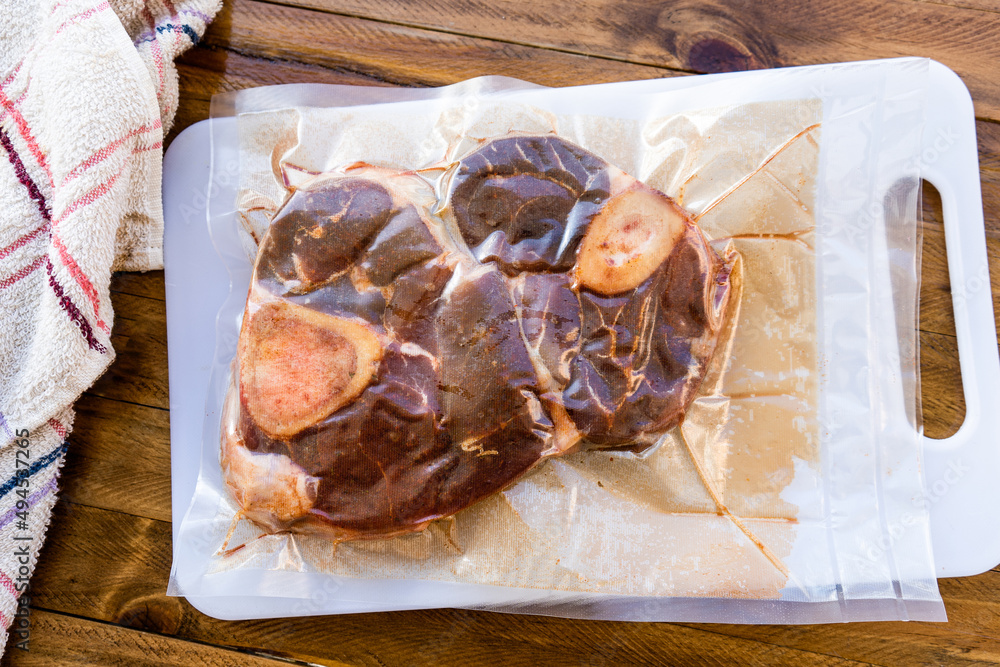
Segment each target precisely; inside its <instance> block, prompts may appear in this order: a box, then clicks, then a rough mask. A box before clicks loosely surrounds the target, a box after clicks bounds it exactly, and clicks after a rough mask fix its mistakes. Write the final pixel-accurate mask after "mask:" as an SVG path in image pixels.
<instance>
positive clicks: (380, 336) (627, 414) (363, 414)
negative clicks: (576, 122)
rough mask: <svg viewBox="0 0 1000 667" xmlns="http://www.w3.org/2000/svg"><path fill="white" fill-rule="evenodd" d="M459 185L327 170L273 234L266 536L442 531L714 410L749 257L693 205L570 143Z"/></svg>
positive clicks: (249, 369)
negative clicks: (554, 467)
mask: <svg viewBox="0 0 1000 667" xmlns="http://www.w3.org/2000/svg"><path fill="white" fill-rule="evenodd" d="M442 182H443V183H444V184H445V185H444V190H445V192H444V194H443V196H442V197H441V198H440V199H439V196H438V195H437V194H436V192H435V190H434V188H433V186H432V185H431V184H430V183H429V182H428V181H426V180H425V179H424V178H423V177H422V176H421V175H419V174H416V173H413V172H402V171H394V170H390V169H384V168H377V167H371V166H367V165H354V166H352V167H349V168H346V169H344V170H341V171H340V172H338V173H335V174H322V175H319V176H316V177H315V178H312V179H311V180H309V181H307V182H306V183H304V184H302V185H301V186H300V187H299V188H297V189H296V190H294V191H293V192H292V193H291V194H290V196H289V197H288V199H287V200H286V202H285V203H284V205H283V206H282V208H281V209H280V210H279V211H278V213H277V214H276V215H275V217H274V219H273V220H272V223H271V225H270V227H269V229H268V231H267V234H266V235H265V236H264V238H263V239H262V240H261V244H260V249H259V252H258V256H257V261H256V266H255V269H254V274H253V279H252V283H251V288H250V293H249V296H248V299H247V307H246V311H245V314H244V318H243V325H242V329H241V332H240V340H239V346H238V359H237V364H236V373H235V378H234V384H233V387H232V388H231V390H230V394H229V398H228V400H227V405H226V410H225V413H226V414H225V415H224V417H223V420H224V429H223V442H222V466H223V474H224V478H225V481H226V484H227V486H228V487H229V489H230V491H231V492H232V494H233V497H234V498H235V500H236V501H237V503H238V504H239V506H240V507H241V510H242V511H243V513H244V514H246V515H247V516H249V517H250V518H251V519H253V520H254V521H256V522H258V523H259V524H261V525H262V526H264V527H265V528H266V529H268V530H271V531H280V530H295V531H304V532H308V531H321V532H324V533H326V534H328V535H331V536H332V537H333V538H334V539H335V540H344V539H359V538H375V537H385V536H391V535H396V534H400V533H406V532H410V531H415V530H420V529H422V528H424V527H426V526H427V525H428V524H429V523H430V522H431V521H433V520H435V519H439V518H442V517H447V516H451V515H453V514H455V513H456V512H458V511H459V510H461V509H463V508H465V507H468V506H469V505H471V504H473V503H475V502H477V501H479V500H481V499H483V498H485V497H487V496H489V495H491V494H493V493H496V492H497V491H500V490H502V489H504V488H505V487H507V486H509V485H510V484H512V483H513V482H514V481H515V480H517V479H518V478H519V477H520V476H522V475H523V474H524V473H526V472H527V471H528V470H530V469H531V468H532V467H533V466H535V465H536V464H538V463H539V462H540V461H542V460H544V459H545V458H546V457H549V456H555V455H559V454H562V453H565V452H567V451H571V450H575V449H579V448H581V447H597V448H629V449H632V450H641V449H644V448H646V447H649V446H650V445H652V444H653V443H655V441H656V440H657V438H658V437H659V436H660V435H662V434H663V433H664V432H665V431H667V430H669V429H671V428H672V427H674V426H675V425H676V424H677V423H678V422H679V421H680V419H681V418H682V417H683V414H684V411H685V409H686V408H687V406H688V405H689V404H690V402H691V401H692V400H693V399H694V396H695V394H696V392H697V390H698V387H699V386H700V384H701V381H702V379H703V377H704V374H705V372H706V368H707V364H708V361H709V359H710V358H711V355H712V353H713V351H714V349H715V346H716V342H717V339H718V335H719V331H720V328H721V325H722V320H723V316H724V312H725V309H726V304H727V301H728V296H729V269H730V267H731V261H728V260H727V261H724V260H723V259H720V258H719V257H718V255H717V254H716V253H715V252H714V251H713V250H712V248H711V247H710V246H709V245H708V243H707V242H706V240H705V238H704V236H703V235H702V234H701V232H700V230H699V229H698V227H697V226H696V225H695V223H694V222H693V221H692V219H691V218H690V216H689V215H688V214H687V213H686V212H685V211H684V210H683V209H682V208H681V207H680V206H678V205H677V204H676V203H675V202H674V201H673V200H672V199H670V198H669V197H667V196H666V195H663V194H662V193H660V192H657V191H656V190H653V189H651V188H649V187H647V186H645V185H643V184H642V183H640V182H639V181H637V180H636V179H634V178H632V177H631V176H629V175H627V174H625V173H624V172H622V171H621V170H619V169H617V168H615V167H613V166H611V165H609V164H607V163H606V162H604V161H603V160H601V159H600V158H598V157H597V156H595V155H593V154H591V153H589V152H587V151H586V150H584V149H582V148H580V147H579V146H575V145H573V144H571V143H570V142H568V141H565V140H563V139H560V138H558V137H556V136H521V135H510V136H507V137H503V138H499V139H495V140H492V141H485V142H483V143H482V144H481V145H480V146H479V147H478V148H477V149H476V150H474V151H472V152H471V153H469V154H468V155H466V156H465V157H464V158H462V159H461V160H459V161H458V162H457V163H455V164H453V165H451V168H450V169H449V170H448V172H447V173H446V174H445V177H444V178H443V181H442Z"/></svg>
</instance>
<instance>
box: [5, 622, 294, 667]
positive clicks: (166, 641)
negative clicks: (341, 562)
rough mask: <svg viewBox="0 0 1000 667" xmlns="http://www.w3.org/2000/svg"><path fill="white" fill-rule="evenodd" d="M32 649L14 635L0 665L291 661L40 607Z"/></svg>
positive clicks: (243, 666) (226, 665) (262, 666)
mask: <svg viewBox="0 0 1000 667" xmlns="http://www.w3.org/2000/svg"><path fill="white" fill-rule="evenodd" d="M29 622H30V625H29V626H28V629H27V632H28V633H29V634H28V640H27V641H28V643H27V650H22V649H19V648H18V647H17V646H16V642H18V638H17V637H14V638H12V640H11V641H10V643H9V644H8V646H7V651H6V654H5V655H4V657H3V661H2V662H0V665H3V666H4V667H53V666H56V665H66V666H67V667H69V666H72V665H121V666H122V667H126V666H127V667H154V666H155V667H165V666H166V665H204V666H205V667H282V666H284V665H287V664H288V663H287V662H285V661H282V660H275V659H272V658H267V657H264V656H260V655H252V654H250V653H248V652H242V651H232V650H226V649H222V648H218V647H215V646H206V645H204V644H196V643H194V642H186V641H182V640H179V639H174V638H171V637H163V636H160V635H155V634H151V633H148V632H140V631H138V630H133V629H130V628H123V627H120V626H116V625H108V624H107V623H98V622H96V621H92V620H88V619H85V618H78V617H75V616H66V615H64V614H56V613H52V612H50V611H44V610H40V609H35V610H32V611H31V614H30V616H29Z"/></svg>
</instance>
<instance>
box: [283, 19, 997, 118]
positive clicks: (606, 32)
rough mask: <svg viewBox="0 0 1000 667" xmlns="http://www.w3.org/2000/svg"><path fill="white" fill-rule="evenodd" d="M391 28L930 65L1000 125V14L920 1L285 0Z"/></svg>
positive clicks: (675, 63) (751, 56)
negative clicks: (956, 77)
mask: <svg viewBox="0 0 1000 667" xmlns="http://www.w3.org/2000/svg"><path fill="white" fill-rule="evenodd" d="M278 2H283V3H286V4H289V5H295V6H299V7H308V8H312V9H317V10H322V11H327V12H336V13H337V14H343V15H350V16H358V17H364V18H369V19H374V20H377V21H385V22H387V23H390V24H392V25H394V26H395V25H398V24H404V25H408V26H409V25H412V26H418V27H420V28H424V29H429V30H435V31H442V32H448V33H452V34H457V35H470V36H474V37H476V38H486V39H494V40H498V41H502V42H507V43H512V44H533V45H536V46H543V47H548V48H552V49H559V50H564V51H568V52H571V53H575V54H582V55H590V56H599V57H602V58H612V59H616V60H626V61H629V62H634V63H641V64H645V65H652V66H659V67H669V68H674V69H678V70H684V71H690V72H700V73H705V72H727V71H734V70H746V69H762V68H768V67H785V66H789V65H811V64H819V63H828V62H840V61H848V60H868V59H872V58H892V57H898V56H923V57H928V58H934V59H935V60H939V61H940V62H942V63H944V64H945V65H948V66H949V67H951V68H952V69H954V70H955V71H956V72H958V73H959V74H960V75H961V76H962V77H963V79H964V80H965V83H966V85H967V86H968V87H969V89H970V90H971V91H972V95H973V99H974V100H975V102H976V112H977V115H980V116H984V117H989V118H1000V88H998V87H997V86H996V83H995V71H996V67H997V63H998V62H1000V14H997V13H994V12H988V11H982V10H977V9H973V8H966V7H949V6H943V5H939V4H931V3H920V2H913V1H912V0H865V1H863V2H854V3H850V4H849V5H843V4H839V3H832V2H829V1H828V0H785V1H784V2H775V3H751V4H748V3H746V2H743V1H742V0H714V1H713V2H704V3H701V2H699V3H682V4H677V3H664V4H658V3H648V2H645V0H590V1H589V2H582V3H581V2H571V1H569V0H563V1H555V2H544V3H525V2H521V1H519V0H433V1H432V2H419V3H414V2H406V1H405V0H389V1H388V2H379V3H371V2H365V1H364V0H278Z"/></svg>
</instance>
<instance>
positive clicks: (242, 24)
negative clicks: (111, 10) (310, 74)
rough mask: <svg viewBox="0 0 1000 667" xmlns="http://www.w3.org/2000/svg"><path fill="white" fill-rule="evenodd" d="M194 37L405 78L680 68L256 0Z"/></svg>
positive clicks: (628, 74)
mask: <svg viewBox="0 0 1000 667" xmlns="http://www.w3.org/2000/svg"><path fill="white" fill-rule="evenodd" d="M539 6H540V5H539ZM201 43H202V44H203V45H205V46H208V47H212V48H220V49H227V50H231V51H236V52H238V53H241V54H244V55H249V56H255V57H260V58H267V59H272V60H273V59H276V60H278V61H280V62H282V63H285V62H289V61H294V62H299V63H306V64H311V65H319V66H322V67H326V68H330V69H335V70H339V71H345V72H352V73H354V74H356V75H361V76H365V77H370V78H373V79H377V80H380V81H382V82H384V83H394V84H397V85H409V86H440V85H445V84H449V83H454V82H456V81H461V80H463V79H468V78H471V77H474V76H484V75H488V74H497V75H503V76H516V77H520V78H522V79H526V80H528V81H532V82H534V83H539V84H542V85H548V86H565V85H570V84H582V83H603V82H607V81H620V80H625V79H640V78H653V77H662V76H673V75H677V74H679V72H676V71H673V70H668V69H663V68H661V67H652V66H643V65H634V64H629V63H625V62H620V61H619V60H610V59H606V58H592V57H588V56H586V55H579V54H574V53H564V52H560V51H554V50H551V49H538V48H533V47H530V46H522V45H521V44H509V43H499V42H497V41H494V40H489V39H478V38H474V37H465V36H462V35H454V34H446V33H442V32H433V31H428V30H419V29H414V28H409V27H406V26H402V25H396V24H393V23H383V22H377V21H364V20H360V19H357V18H353V17H349V16H339V15H334V14H328V13H324V12H318V11H306V10H302V9H298V8H295V7H283V6H279V5H273V4H267V3H263V2H257V1H255V0H233V2H228V3H226V4H225V6H224V7H223V9H222V11H220V12H219V14H218V15H217V16H216V18H215V20H214V21H213V22H212V25H211V26H210V27H209V29H208V31H207V32H206V33H205V37H204V38H203V40H202V42H201Z"/></svg>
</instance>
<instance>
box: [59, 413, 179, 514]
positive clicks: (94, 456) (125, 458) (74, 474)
mask: <svg viewBox="0 0 1000 667" xmlns="http://www.w3.org/2000/svg"><path fill="white" fill-rule="evenodd" d="M74 407H75V408H76V419H75V420H74V422H73V434H72V436H71V437H70V447H69V450H68V451H67V453H66V463H65V466H64V467H63V471H62V479H61V483H60V488H61V494H60V497H61V498H64V499H65V500H67V501H70V502H72V503H75V504H81V505H88V506H91V507H101V508H105V509H109V510H114V511H117V512H127V513H129V514H135V515H137V516H141V517H147V518H150V519H159V520H161V521H170V518H171V510H170V422H169V417H168V412H167V411H166V410H160V409H158V408H150V407H145V406H142V405H135V404H132V403H123V402H121V401H115V400H110V399H107V398H101V397H98V396H94V395H92V394H84V395H83V396H82V397H81V398H80V400H79V401H77V403H76V405H75V406H74Z"/></svg>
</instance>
